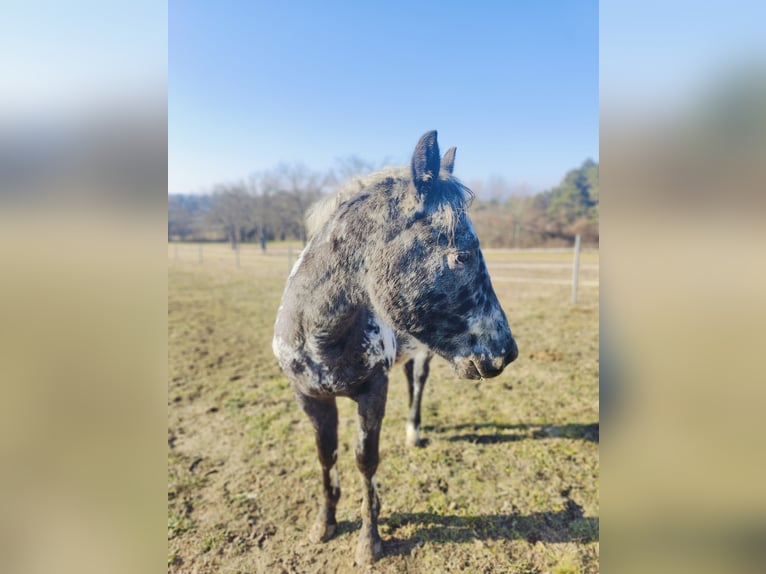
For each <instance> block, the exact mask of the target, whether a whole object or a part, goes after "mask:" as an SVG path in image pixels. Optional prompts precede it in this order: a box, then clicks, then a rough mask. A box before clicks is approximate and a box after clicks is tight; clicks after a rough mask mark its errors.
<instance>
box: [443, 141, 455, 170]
mask: <svg viewBox="0 0 766 574" xmlns="http://www.w3.org/2000/svg"><path fill="white" fill-rule="evenodd" d="M456 151H457V148H456V147H451V148H449V149H448V150H447V153H445V154H444V157H443V158H442V169H443V170H446V171H447V173H450V174H451V173H452V170H453V169H455V152H456Z"/></svg>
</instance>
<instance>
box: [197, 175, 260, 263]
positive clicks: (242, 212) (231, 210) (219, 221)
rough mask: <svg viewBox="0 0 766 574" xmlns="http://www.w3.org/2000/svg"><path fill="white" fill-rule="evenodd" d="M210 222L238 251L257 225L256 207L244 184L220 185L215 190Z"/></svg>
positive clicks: (209, 213)
mask: <svg viewBox="0 0 766 574" xmlns="http://www.w3.org/2000/svg"><path fill="white" fill-rule="evenodd" d="M212 197H213V201H212V205H211V207H210V211H209V212H208V218H209V221H210V222H211V223H212V224H214V225H216V226H218V227H220V229H221V230H222V231H223V233H224V234H225V235H226V238H227V239H228V240H229V241H230V242H231V248H232V249H237V246H238V245H239V243H240V242H241V241H242V240H243V239H244V238H245V237H246V235H247V233H248V231H249V230H250V229H251V228H252V227H253V226H254V225H255V205H254V201H253V197H252V195H250V194H249V193H248V190H247V187H246V186H245V185H244V183H236V184H226V185H219V186H217V187H216V188H215V189H214V190H213V196H212Z"/></svg>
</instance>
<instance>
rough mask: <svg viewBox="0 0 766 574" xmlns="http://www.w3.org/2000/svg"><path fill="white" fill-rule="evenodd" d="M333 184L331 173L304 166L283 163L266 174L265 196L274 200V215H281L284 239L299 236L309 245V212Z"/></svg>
mask: <svg viewBox="0 0 766 574" xmlns="http://www.w3.org/2000/svg"><path fill="white" fill-rule="evenodd" d="M329 182H330V178H329V177H328V174H327V173H322V172H319V171H314V170H311V169H309V168H308V167H306V166H305V165H304V164H287V163H281V164H279V165H278V166H277V167H275V168H274V169H272V170H270V171H269V172H266V173H265V174H263V176H262V186H263V193H264V194H268V195H269V196H270V197H271V198H272V199H271V202H270V205H271V208H272V213H271V216H272V217H274V216H275V215H276V216H277V217H276V219H278V220H279V223H280V227H281V231H282V235H283V237H284V236H287V235H288V234H289V235H295V236H297V237H300V238H301V240H302V241H303V244H304V245H305V244H306V239H307V238H306V226H305V224H304V219H305V216H306V211H307V210H308V208H309V206H310V205H311V204H312V203H314V202H315V201H316V200H317V199H319V198H320V197H321V196H322V195H323V194H324V193H325V190H326V188H327V186H328V183H329Z"/></svg>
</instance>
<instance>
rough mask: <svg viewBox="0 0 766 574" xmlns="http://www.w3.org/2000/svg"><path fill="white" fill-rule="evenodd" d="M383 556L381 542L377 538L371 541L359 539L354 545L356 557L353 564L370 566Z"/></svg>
mask: <svg viewBox="0 0 766 574" xmlns="http://www.w3.org/2000/svg"><path fill="white" fill-rule="evenodd" d="M381 556H383V542H382V541H381V539H380V538H379V537H377V536H376V537H375V538H374V539H373V540H370V539H369V538H360V539H359V543H358V544H357V545H356V555H355V558H354V564H355V565H356V566H366V565H368V564H372V563H373V562H375V561H376V560H378V559H379V558H380V557H381Z"/></svg>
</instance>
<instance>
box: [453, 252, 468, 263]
mask: <svg viewBox="0 0 766 574" xmlns="http://www.w3.org/2000/svg"><path fill="white" fill-rule="evenodd" d="M470 260H471V252H470V251H461V252H459V253H458V254H457V255H455V261H457V262H458V263H460V265H465V264H466V263H468V262H469V261H470Z"/></svg>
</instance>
